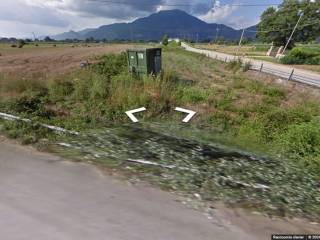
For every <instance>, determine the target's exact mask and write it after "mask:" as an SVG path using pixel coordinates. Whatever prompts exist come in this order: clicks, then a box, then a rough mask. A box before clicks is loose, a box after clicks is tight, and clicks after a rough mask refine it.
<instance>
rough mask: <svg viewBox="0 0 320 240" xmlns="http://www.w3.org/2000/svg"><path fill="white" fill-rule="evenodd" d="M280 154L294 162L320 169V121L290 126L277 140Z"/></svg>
mask: <svg viewBox="0 0 320 240" xmlns="http://www.w3.org/2000/svg"><path fill="white" fill-rule="evenodd" d="M279 143H280V144H279V145H280V146H281V150H282V152H283V153H284V154H285V155H287V156H288V157H290V158H292V159H294V160H303V163H304V164H306V165H308V166H312V167H316V168H317V169H320V121H319V120H313V121H311V122H307V123H300V124H294V125H291V126H290V127H289V128H288V131H287V132H286V133H285V134H283V135H282V136H281V137H280V139H279Z"/></svg>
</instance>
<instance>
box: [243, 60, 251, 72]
mask: <svg viewBox="0 0 320 240" xmlns="http://www.w3.org/2000/svg"><path fill="white" fill-rule="evenodd" d="M251 67H252V64H251V62H245V63H244V65H243V67H242V70H243V71H244V72H247V71H249V70H250V69H251Z"/></svg>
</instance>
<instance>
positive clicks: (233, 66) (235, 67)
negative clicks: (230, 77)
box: [227, 59, 242, 72]
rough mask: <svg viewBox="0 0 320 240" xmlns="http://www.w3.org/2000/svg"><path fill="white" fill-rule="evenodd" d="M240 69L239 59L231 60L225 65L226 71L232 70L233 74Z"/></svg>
mask: <svg viewBox="0 0 320 240" xmlns="http://www.w3.org/2000/svg"><path fill="white" fill-rule="evenodd" d="M241 67H242V61H241V59H237V60H232V61H230V62H228V63H227V69H229V70H232V71H233V72H237V71H239V70H240V69H241Z"/></svg>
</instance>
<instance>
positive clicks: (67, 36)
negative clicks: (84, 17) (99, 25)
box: [51, 28, 94, 41]
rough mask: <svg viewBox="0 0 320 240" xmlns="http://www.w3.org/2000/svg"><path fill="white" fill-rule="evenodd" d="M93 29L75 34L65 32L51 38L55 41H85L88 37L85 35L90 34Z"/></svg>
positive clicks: (73, 32)
mask: <svg viewBox="0 0 320 240" xmlns="http://www.w3.org/2000/svg"><path fill="white" fill-rule="evenodd" d="M93 30H94V29H93V28H88V29H84V30H82V31H79V32H75V31H73V30H71V31H69V32H64V33H61V34H58V35H55V36H52V37H51V38H53V39H55V40H58V41H60V40H65V39H79V40H84V39H85V38H86V37H85V35H86V34H88V33H89V32H91V31H93Z"/></svg>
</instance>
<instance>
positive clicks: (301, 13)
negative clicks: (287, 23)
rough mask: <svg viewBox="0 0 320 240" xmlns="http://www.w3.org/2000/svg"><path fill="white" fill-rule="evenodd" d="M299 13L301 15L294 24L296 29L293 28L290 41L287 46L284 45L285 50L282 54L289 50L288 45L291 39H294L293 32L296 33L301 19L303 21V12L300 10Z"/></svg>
mask: <svg viewBox="0 0 320 240" xmlns="http://www.w3.org/2000/svg"><path fill="white" fill-rule="evenodd" d="M299 15H300V16H299V19H298V21H297V23H296V25H295V26H294V29H293V31H292V33H291V35H290V37H289V39H288V42H287V44H286V46H285V47H284V49H283V51H282V54H284V53H285V51H286V50H287V48H288V46H289V43H290V42H291V39H292V37H293V34H294V32H295V31H296V29H297V27H298V25H299V23H300V21H301V18H302V17H303V12H302V11H300V12H299Z"/></svg>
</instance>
